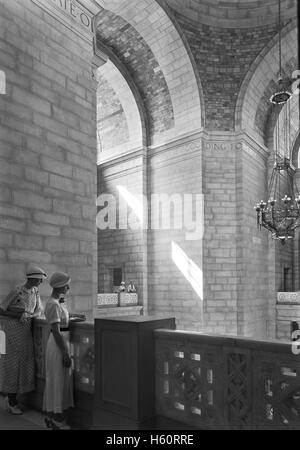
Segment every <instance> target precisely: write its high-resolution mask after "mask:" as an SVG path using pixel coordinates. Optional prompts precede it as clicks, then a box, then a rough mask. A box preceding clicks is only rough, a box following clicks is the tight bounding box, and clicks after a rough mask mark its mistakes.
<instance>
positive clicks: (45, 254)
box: [0, 0, 97, 312]
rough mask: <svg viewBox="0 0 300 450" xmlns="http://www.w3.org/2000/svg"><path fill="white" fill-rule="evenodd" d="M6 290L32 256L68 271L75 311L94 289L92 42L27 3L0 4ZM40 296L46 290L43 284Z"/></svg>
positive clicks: (1, 275) (0, 204)
mask: <svg viewBox="0 0 300 450" xmlns="http://www.w3.org/2000/svg"><path fill="white" fill-rule="evenodd" d="M0 7H1V16H0V69H1V70H3V71H5V73H6V79H7V93H6V95H1V96H0V114H1V115H0V182H1V194H0V229H1V234H0V236H1V238H0V240H1V252H0V291H1V294H0V295H1V298H3V296H4V295H5V294H6V293H7V291H8V290H9V289H11V288H12V287H14V285H15V284H16V283H20V282H23V280H24V273H25V269H26V266H28V264H30V263H35V264H38V265H40V266H41V267H43V268H44V269H45V270H46V272H47V273H48V274H49V275H51V273H53V272H54V271H56V270H63V271H66V272H68V273H70V275H71V277H72V290H71V305H70V306H71V309H76V310H77V311H86V312H91V311H92V309H93V298H94V296H96V294H97V293H96V280H95V273H96V265H97V261H96V256H95V253H94V254H93V252H95V249H96V234H95V217H96V207H95V200H96V161H97V159H96V158H97V157H96V135H95V132H96V85H95V83H94V81H93V80H92V78H91V69H90V67H91V58H92V45H91V42H90V43H88V42H87V41H83V40H82V38H81V37H80V36H78V35H76V34H75V33H73V32H72V31H71V30H70V29H68V28H66V27H65V26H64V25H63V24H62V23H60V22H58V21H57V20H56V19H55V18H53V17H52V16H51V15H50V14H48V13H46V12H44V11H43V10H42V9H40V8H39V7H38V6H37V5H35V4H34V3H33V2H32V1H30V0H25V1H23V0H10V1H9V2H8V1H6V0H1V1H0ZM41 294H42V296H43V298H44V299H46V298H47V296H49V295H50V287H49V285H47V283H45V284H44V285H43V286H42V287H41Z"/></svg>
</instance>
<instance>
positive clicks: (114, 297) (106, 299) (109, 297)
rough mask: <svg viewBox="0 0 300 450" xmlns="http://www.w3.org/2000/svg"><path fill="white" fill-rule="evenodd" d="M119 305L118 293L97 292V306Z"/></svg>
mask: <svg viewBox="0 0 300 450" xmlns="http://www.w3.org/2000/svg"><path fill="white" fill-rule="evenodd" d="M118 305H119V294H98V307H99V308H115V307H117V306H118Z"/></svg>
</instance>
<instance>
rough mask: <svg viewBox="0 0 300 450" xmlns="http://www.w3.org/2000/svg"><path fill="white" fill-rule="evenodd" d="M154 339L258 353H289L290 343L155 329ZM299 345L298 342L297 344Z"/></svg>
mask: <svg viewBox="0 0 300 450" xmlns="http://www.w3.org/2000/svg"><path fill="white" fill-rule="evenodd" d="M154 333H155V338H156V339H163V340H174V341H175V340H178V339H182V340H189V341H190V342H195V343H197V344H206V345H214V346H220V347H238V348H248V349H252V350H258V351H268V352H282V353H287V352H288V353H290V354H291V355H293V354H292V351H291V345H292V341H291V342H289V341H279V340H271V339H270V340H260V339H255V338H251V337H240V336H232V335H228V334H227V335H218V334H212V333H202V332H196V331H195V332H194V331H192V332H191V331H183V330H166V329H157V330H155V331H154ZM299 345H300V342H299Z"/></svg>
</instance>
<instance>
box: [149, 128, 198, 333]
mask: <svg viewBox="0 0 300 450" xmlns="http://www.w3.org/2000/svg"><path fill="white" fill-rule="evenodd" d="M201 152H202V149H201V139H200V138H199V137H194V138H193V139H192V138H190V139H187V140H185V141H179V142H176V143H170V144H168V145H166V146H165V147H160V148H158V149H156V151H152V152H151V153H150V155H149V156H150V158H149V162H148V164H149V169H148V176H149V178H148V196H149V198H150V197H151V196H152V195H153V194H165V195H167V196H169V199H170V200H171V198H172V196H173V195H176V194H177V196H178V199H181V200H182V204H181V206H182V209H181V208H180V203H178V206H177V208H175V207H174V206H172V203H171V204H170V205H168V204H167V203H166V204H165V205H166V206H165V207H162V212H164V213H165V214H168V212H169V211H171V213H170V227H168V224H167V223H166V224H165V228H166V229H163V228H164V227H163V226H160V228H159V229H155V227H154V226H151V228H150V229H149V232H148V298H149V300H148V301H149V312H150V313H152V314H160V315H169V316H170V315H172V316H174V317H176V323H177V328H179V329H186V330H195V331H200V330H203V302H204V300H205V299H204V297H203V254H202V237H203V236H202V232H203V223H204V217H203V211H202V210H199V211H198V213H196V209H195V208H196V207H195V204H194V203H193V217H194V220H197V222H198V225H199V229H200V235H198V236H197V237H195V240H189V238H188V236H187V234H186V233H187V229H186V228H187V227H186V225H187V223H186V221H185V219H184V211H188V210H189V205H188V204H187V203H185V200H184V195H185V194H193V195H194V196H195V195H199V196H201V199H202V200H203V198H202V157H201ZM194 199H195V197H194ZM175 201H176V200H175ZM176 205H177V203H176ZM154 209H155V207H154V203H152V208H151V217H153V214H155V213H157V209H155V210H154ZM181 214H182V215H183V219H184V220H183V227H182V228H179V229H176V228H175V227H174V223H175V222H174V219H175V218H177V219H178V218H180V217H182V216H181ZM160 223H161V225H162V221H161V222H160Z"/></svg>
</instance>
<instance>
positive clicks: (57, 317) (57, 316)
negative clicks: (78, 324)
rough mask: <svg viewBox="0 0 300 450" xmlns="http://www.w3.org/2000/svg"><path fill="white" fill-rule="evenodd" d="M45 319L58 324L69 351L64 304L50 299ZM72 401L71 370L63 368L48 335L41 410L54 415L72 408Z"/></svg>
mask: <svg viewBox="0 0 300 450" xmlns="http://www.w3.org/2000/svg"><path fill="white" fill-rule="evenodd" d="M45 317H46V319H47V322H48V324H49V325H52V324H54V323H59V325H60V331H61V334H62V336H63V338H64V340H65V342H66V345H67V347H68V349H69V350H70V335H69V332H68V331H63V330H62V329H63V328H67V327H68V326H69V312H68V310H67V307H66V306H65V303H59V301H58V300H57V299H54V298H51V299H50V300H49V301H48V302H47V304H46V308H45ZM73 406H74V401H73V369H72V367H70V368H66V367H64V366H63V356H62V353H61V351H60V349H59V347H58V346H57V344H56V342H55V339H54V336H53V333H50V335H49V338H48V342H47V348H46V385H45V392H44V401H43V410H44V411H46V412H48V413H49V412H53V413H56V414H59V413H62V412H63V411H65V410H67V409H69V408H72V407H73Z"/></svg>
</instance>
